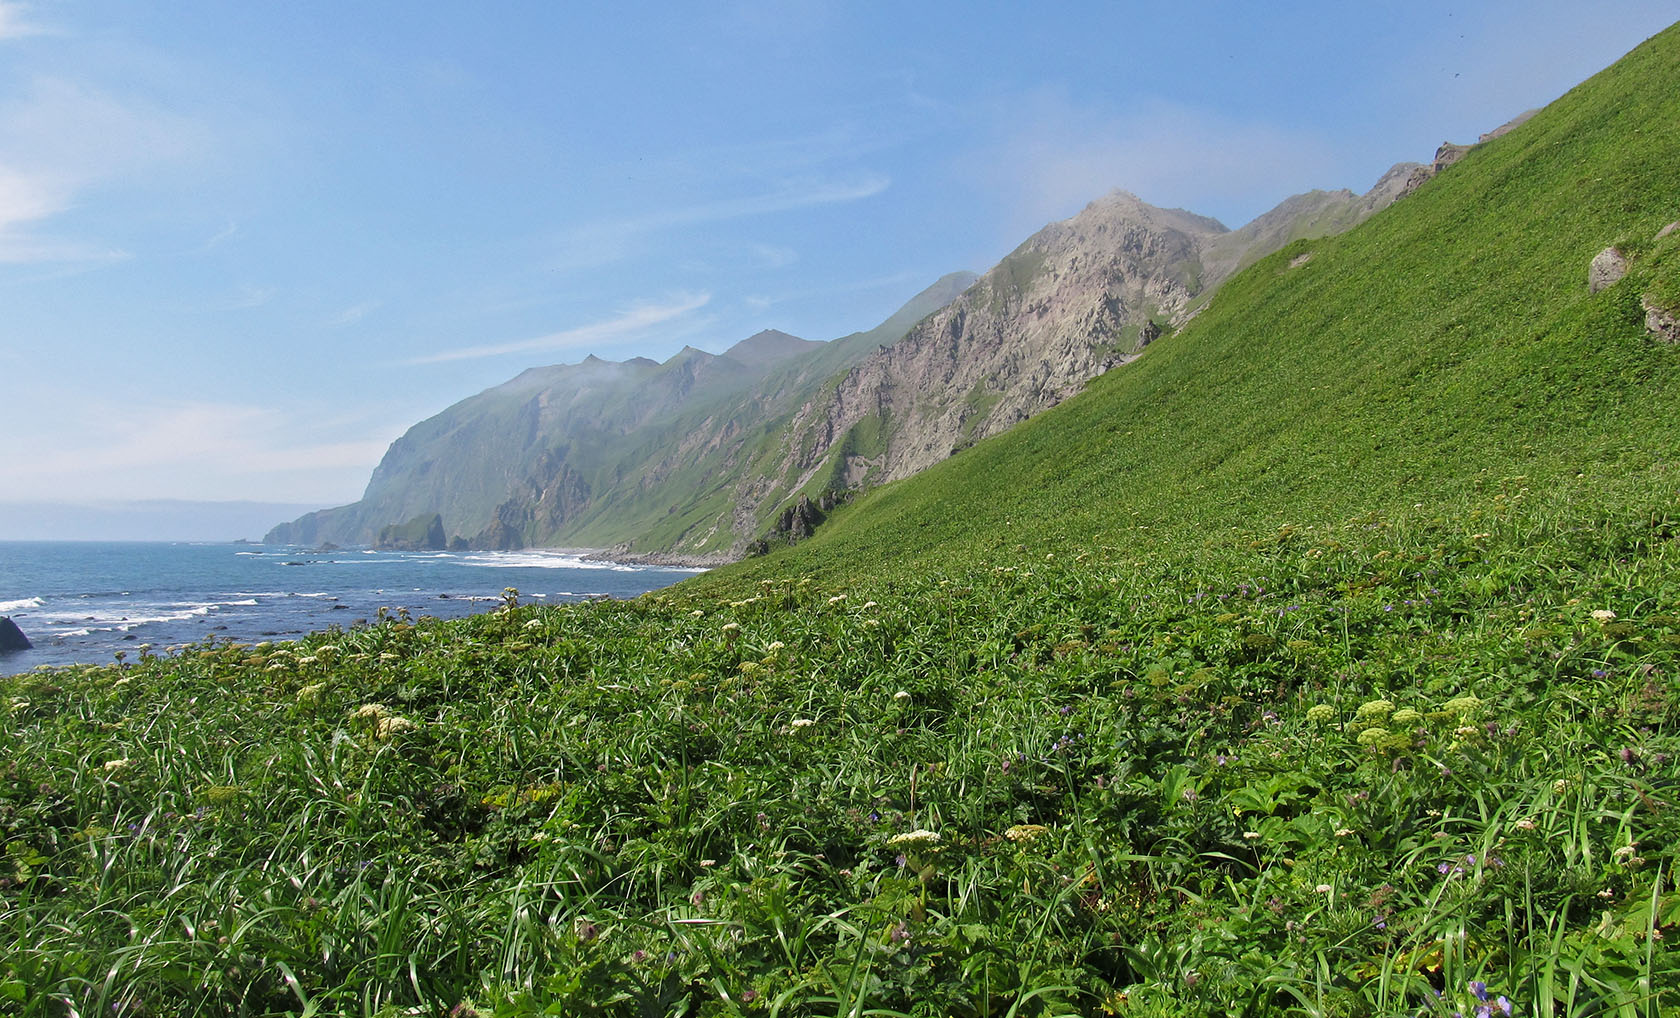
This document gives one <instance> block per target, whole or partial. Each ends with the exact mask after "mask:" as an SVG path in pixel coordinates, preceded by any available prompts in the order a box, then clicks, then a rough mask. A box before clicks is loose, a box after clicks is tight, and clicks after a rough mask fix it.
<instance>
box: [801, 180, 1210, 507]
mask: <svg viewBox="0 0 1680 1018" xmlns="http://www.w3.org/2000/svg"><path fill="white" fill-rule="evenodd" d="M1227 232H1228V231H1227V230H1226V229H1225V227H1224V226H1222V225H1221V224H1220V223H1218V222H1216V221H1214V220H1212V219H1207V218H1205V217H1202V216H1197V215H1193V214H1191V213H1188V212H1184V211H1182V210H1176V209H1172V210H1169V209H1158V208H1155V207H1154V206H1151V205H1148V204H1145V203H1144V202H1142V201H1139V200H1138V199H1137V198H1136V197H1134V196H1133V195H1130V194H1126V193H1124V192H1115V193H1113V194H1110V195H1109V196H1107V197H1105V198H1102V199H1100V200H1098V201H1096V202H1093V203H1091V205H1089V206H1087V207H1086V209H1085V210H1084V211H1083V212H1081V213H1079V214H1078V215H1077V216H1074V217H1073V218H1072V219H1069V220H1066V221H1063V222H1059V223H1052V224H1051V225H1049V226H1047V227H1045V228H1044V229H1043V230H1040V231H1039V232H1038V233H1037V234H1035V235H1033V236H1032V237H1031V238H1029V239H1028V240H1027V242H1026V243H1024V244H1022V245H1021V246H1020V247H1019V248H1017V249H1016V250H1015V251H1014V253H1012V254H1011V255H1009V257H1007V258H1005V259H1004V260H1003V261H1002V262H1001V263H1000V264H999V265H998V266H997V267H996V268H994V269H993V270H992V271H991V272H989V273H987V274H986V275H985V276H984V277H982V278H981V279H980V280H979V281H978V282H976V283H975V284H974V285H973V286H971V287H970V288H969V290H968V291H967V292H966V293H965V294H963V296H962V297H961V298H959V299H958V300H956V301H954V302H953V303H951V304H949V305H948V306H946V307H945V308H942V309H941V310H939V311H936V312H934V313H933V314H932V315H930V316H928V317H927V318H925V319H923V320H922V322H921V323H920V324H919V325H918V326H917V327H916V328H915V329H913V330H911V332H910V333H909V334H908V335H907V336H905V337H904V338H903V339H901V340H900V341H899V342H897V343H895V344H893V345H892V346H890V347H884V348H882V349H880V350H878V351H876V352H875V353H874V354H871V355H870V356H869V357H868V358H866V359H865V360H864V361H863V362H861V363H860V364H858V365H857V366H855V367H854V368H852V369H851V370H850V371H849V372H847V374H846V375H845V376H844V377H843V378H842V379H841V380H840V382H839V384H838V385H837V386H836V387H835V388H834V390H833V391H832V392H831V393H830V394H829V395H828V396H827V397H826V398H825V399H823V400H821V401H815V402H812V403H809V404H807V405H805V406H804V407H802V408H801V409H800V411H799V413H798V414H797V415H796V418H795V422H794V425H793V427H791V428H790V429H789V432H788V435H789V437H788V440H787V441H786V443H785V444H784V447H783V448H784V456H785V457H787V459H786V461H785V462H787V466H788V467H789V468H790V470H789V473H790V478H791V479H792V480H793V481H794V483H795V484H799V485H802V484H803V483H804V481H805V480H807V479H809V478H810V477H812V476H814V474H815V473H816V472H817V471H819V470H831V471H833V474H834V476H835V478H836V479H837V480H839V481H840V482H841V483H842V484H843V485H844V486H846V487H859V486H863V485H864V484H879V483H883V482H886V481H890V480H895V479H897V478H901V477H908V476H909V475H911V474H914V473H916V472H917V471H920V470H922V469H924V468H926V467H929V466H931V465H933V464H934V463H937V462H939V461H941V460H943V459H945V458H946V457H948V456H950V455H951V454H952V453H953V452H954V451H956V450H958V449H960V448H962V447H964V446H966V445H968V444H971V443H973V442H975V441H978V440H980V439H982V438H985V437H987V436H989V435H993V434H996V433H998V432H1000V431H1003V430H1005V429H1006V428H1009V427H1010V426H1012V425H1014V424H1017V423H1019V422H1021V421H1024V420H1026V419H1027V418H1029V417H1031V416H1033V415H1034V414H1036V413H1038V412H1040V411H1042V410H1045V409H1047V408H1049V407H1051V406H1054V405H1055V404H1057V403H1059V402H1061V401H1062V400H1064V399H1066V398H1068V397H1069V396H1071V395H1073V394H1074V393H1076V392H1078V391H1079V390H1080V389H1081V388H1083V387H1084V385H1085V383H1086V382H1087V381H1089V380H1090V379H1092V378H1094V377H1096V376H1097V375H1100V374H1102V373H1103V372H1105V371H1108V370H1110V369H1112V368H1114V367H1115V366H1116V365H1119V364H1122V363H1124V362H1125V361H1127V360H1129V359H1130V358H1132V357H1133V356H1136V354H1137V353H1138V351H1139V350H1141V349H1142V347H1143V346H1144V345H1145V344H1147V343H1148V342H1149V341H1150V340H1152V339H1154V338H1156V337H1157V336H1159V335H1160V334H1161V332H1162V329H1163V327H1164V326H1165V327H1170V326H1172V325H1176V324H1177V323H1179V322H1180V321H1182V320H1183V319H1184V318H1185V317H1187V315H1188V313H1189V310H1190V305H1191V302H1192V300H1193V299H1194V298H1195V297H1196V295H1197V294H1199V293H1201V292H1202V291H1203V289H1205V288H1206V287H1207V286H1208V285H1209V284H1210V283H1211V282H1212V280H1210V279H1207V278H1204V272H1203V271H1202V265H1201V260H1200V255H1201V253H1202V251H1203V250H1204V249H1205V248H1206V246H1207V245H1208V244H1209V242H1211V241H1212V240H1214V239H1215V238H1218V237H1220V236H1222V235H1224V234H1226V233H1227ZM836 457H838V461H837V460H836Z"/></svg>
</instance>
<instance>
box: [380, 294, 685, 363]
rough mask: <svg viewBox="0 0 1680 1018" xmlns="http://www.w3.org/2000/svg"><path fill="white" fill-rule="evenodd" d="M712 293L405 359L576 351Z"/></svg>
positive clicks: (677, 312)
mask: <svg viewBox="0 0 1680 1018" xmlns="http://www.w3.org/2000/svg"><path fill="white" fill-rule="evenodd" d="M711 299H712V298H711V294H707V293H700V294H683V295H679V296H677V297H676V298H674V299H673V300H672V302H671V303H667V304H649V303H642V304H637V305H635V306H634V307H632V308H630V309H629V310H627V311H625V312H623V313H622V314H620V315H618V317H616V318H610V319H608V320H606V321H603V322H594V323H592V324H589V325H580V326H578V327H576V328H572V329H564V330H562V331H560V332H551V333H549V334H547V335H545V336H537V337H536V338H534V339H521V340H515V341H514V342H511V343H493V344H488V345H484V346H470V347H464V348H462V349H459V350H445V351H443V352H442V353H435V354H428V355H426V356H424V357H416V358H413V359H412V360H408V361H404V362H403V363H405V364H441V363H444V362H446V361H461V360H472V359H476V358H480V357H500V356H502V355H503V354H510V353H531V352H533V351H538V350H547V351H553V350H575V349H577V348H579V347H588V346H605V345H607V344H610V343H614V342H620V341H622V340H624V339H626V338H629V337H632V336H635V335H636V334H637V333H639V332H642V331H643V330H645V329H649V328H652V327H654V326H656V325H664V324H666V323H668V322H671V321H674V320H676V319H678V318H681V317H683V316H684V315H688V314H691V313H692V312H695V311H698V310H699V309H700V308H702V307H705V306H706V304H707V303H708V302H709V301H710V300H711Z"/></svg>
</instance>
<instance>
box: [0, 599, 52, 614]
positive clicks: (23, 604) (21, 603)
mask: <svg viewBox="0 0 1680 1018" xmlns="http://www.w3.org/2000/svg"><path fill="white" fill-rule="evenodd" d="M43 604H46V602H45V601H43V600H41V599H40V598H38V597H23V598H19V599H17V600H16V601H0V615H10V614H11V613H12V612H18V611H23V610H24V609H26V608H39V607H41V606H42V605H43Z"/></svg>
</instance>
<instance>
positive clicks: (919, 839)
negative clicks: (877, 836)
mask: <svg viewBox="0 0 1680 1018" xmlns="http://www.w3.org/2000/svg"><path fill="white" fill-rule="evenodd" d="M887 844H888V845H890V846H893V847H895V848H899V847H902V848H921V847H924V846H928V845H937V844H939V835H938V833H937V832H935V831H927V830H918V831H906V832H905V833H903V834H895V835H893V836H892V837H890V838H888V839H887Z"/></svg>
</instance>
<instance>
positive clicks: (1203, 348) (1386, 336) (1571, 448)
mask: <svg viewBox="0 0 1680 1018" xmlns="http://www.w3.org/2000/svg"><path fill="white" fill-rule="evenodd" d="M1671 40H1672V36H1671V35H1665V36H1663V37H1661V39H1660V40H1659V41H1657V42H1653V43H1652V44H1650V45H1648V46H1646V47H1642V48H1641V49H1639V50H1638V51H1636V52H1635V53H1634V54H1632V55H1630V56H1629V57H1628V58H1627V61H1626V63H1625V64H1624V65H1622V66H1621V67H1619V68H1618V70H1617V73H1616V74H1615V75H1614V76H1613V79H1612V80H1611V81H1597V80H1595V81H1593V82H1589V83H1587V84H1585V85H1582V86H1581V87H1579V88H1577V89H1576V90H1574V91H1572V92H1571V93H1569V94H1568V95H1566V96H1565V97H1563V98H1562V99H1560V100H1559V101H1558V102H1557V103H1555V104H1554V105H1553V106H1551V107H1550V108H1548V109H1546V110H1545V111H1543V112H1542V113H1541V114H1539V115H1538V116H1536V117H1535V118H1534V119H1533V120H1532V121H1530V122H1529V123H1528V124H1526V125H1524V126H1523V127H1521V128H1519V129H1517V130H1515V131H1513V132H1512V133H1510V134H1508V135H1506V136H1504V137H1502V138H1498V139H1495V140H1493V141H1491V142H1489V143H1487V144H1486V145H1483V146H1480V147H1478V148H1477V149H1475V150H1474V151H1472V152H1471V153H1470V154H1469V155H1467V156H1466V157H1465V158H1464V159H1463V160H1462V161H1461V162H1459V163H1458V164H1457V165H1455V166H1453V167H1451V168H1450V169H1449V170H1447V171H1446V172H1443V173H1442V174H1441V175H1440V176H1438V177H1437V178H1435V179H1434V180H1432V181H1430V182H1429V183H1427V184H1426V185H1425V186H1424V187H1423V188H1422V189H1420V190H1419V191H1418V192H1417V193H1416V194H1414V195H1412V196H1410V197H1408V198H1406V199H1404V200H1402V201H1401V202H1399V203H1398V204H1396V205H1394V206H1393V207H1391V208H1389V209H1388V210H1387V211H1386V212H1383V213H1381V214H1380V215H1378V216H1377V217H1375V218H1374V219H1372V220H1370V221H1369V222H1368V223H1367V224H1366V225H1364V226H1362V227H1360V228H1358V229H1355V230H1353V231H1351V232H1349V233H1346V234H1343V235H1340V236H1337V237H1330V238H1324V239H1320V240H1314V241H1304V242H1296V243H1293V244H1291V245H1290V246H1288V247H1287V248H1285V249H1284V250H1282V251H1280V252H1279V253H1277V254H1275V255H1273V256H1271V257H1269V258H1266V259H1264V260H1262V261H1261V262H1259V263H1258V264H1257V265H1255V266H1254V267H1253V268H1252V269H1251V270H1250V271H1248V272H1246V273H1243V274H1241V275H1239V276H1238V277H1236V278H1234V279H1233V280H1232V281H1230V282H1229V283H1227V284H1226V286H1225V288H1224V289H1222V290H1221V291H1220V293H1219V294H1218V295H1217V297H1216V298H1215V299H1214V300H1213V302H1212V304H1211V306H1210V307H1209V309H1208V310H1207V311H1206V312H1204V313H1203V314H1202V315H1201V316H1200V317H1198V318H1197V319H1196V320H1194V321H1193V322H1192V323H1191V324H1190V325H1189V326H1188V327H1187V328H1186V329H1184V330H1183V331H1182V332H1181V333H1179V334H1177V335H1174V336H1172V337H1169V338H1168V339H1166V340H1163V341H1161V342H1159V343H1157V344H1156V345H1155V346H1153V347H1151V348H1150V351H1149V353H1148V354H1147V355H1146V356H1144V357H1142V358H1141V359H1139V360H1138V361H1137V362H1135V363H1133V364H1131V365H1129V366H1127V367H1125V368H1123V369H1121V370H1119V371H1115V372H1111V373H1110V374H1108V375H1106V376H1104V377H1103V378H1101V379H1098V380H1097V381H1095V382H1093V383H1092V384H1091V385H1090V387H1089V388H1088V390H1087V392H1085V393H1084V394H1082V395H1081V396H1080V397H1078V398H1076V399H1074V400H1072V401H1070V402H1068V403H1066V404H1064V405H1063V406H1061V407H1059V408H1058V409H1057V410H1056V411H1055V412H1053V413H1049V414H1046V415H1045V416H1043V417H1041V418H1038V419H1035V420H1034V421H1032V422H1031V423H1029V424H1027V425H1024V426H1023V427H1021V428H1019V429H1017V430H1016V431H1014V432H1011V433H1009V434H1007V435H1005V436H1002V437H1000V438H998V439H995V440H992V441H990V442H986V443H982V444H981V445H979V446H977V447H975V448H973V449H971V450H969V451H967V452H964V453H963V454H962V455H960V456H958V457H956V458H955V459H953V460H951V461H949V462H947V463H944V464H941V465H940V466H938V467H936V468H934V469H932V470H929V471H928V472H927V473H925V474H924V475H921V476H920V477H918V478H916V479H915V480H914V481H913V482H910V483H905V484H901V485H896V486H892V487H890V488H888V489H885V490H882V491H880V492H878V493H876V494H875V495H873V496H871V497H869V498H866V499H863V500H861V501H860V502H858V503H857V504H855V505H854V506H853V507H852V508H850V509H848V510H847V511H846V512H844V513H843V514H841V516H840V517H839V518H838V519H837V520H836V521H835V522H833V523H831V524H830V525H828V526H827V527H826V528H825V529H824V530H823V531H822V532H821V533H820V534H819V536H818V538H817V539H815V540H813V541H811V542H809V543H808V544H806V545H804V546H802V547H801V548H800V549H799V550H798V552H797V553H796V554H795V555H794V556H793V557H789V558H782V557H776V558H774V559H773V560H772V561H768V562H761V563H755V564H752V565H750V566H749V567H747V568H746V569H743V570H738V571H730V572H726V573H721V574H719V575H717V576H715V577H714V578H712V579H711V580H710V581H709V582H713V583H721V582H727V581H731V580H737V579H745V578H751V577H755V576H759V575H773V574H774V573H776V572H778V571H782V570H788V569H793V570H799V571H808V572H812V573H821V574H824V575H828V576H831V577H840V576H847V577H855V576H858V575H865V574H870V573H879V574H883V575H891V574H895V573H901V572H906V571H914V570H916V569H919V568H922V567H923V566H925V565H926V564H928V563H930V562H935V561H938V562H950V561H952V560H953V558H956V559H961V560H968V561H973V560H976V559H980V558H984V557H985V556H987V555H989V554H992V553H994V552H996V551H998V550H999V549H1003V548H1013V547H1014V546H1015V545H1016V544H1018V543H1027V544H1031V545H1033V546H1035V547H1037V546H1044V547H1047V548H1051V549H1054V548H1056V547H1058V546H1060V545H1063V544H1067V543H1069V542H1079V543H1084V542H1097V543H1103V544H1113V545H1125V546H1127V547H1131V548H1136V549H1138V550H1144V549H1147V548H1149V547H1152V546H1157V545H1159V544H1161V543H1162V542H1165V541H1169V540H1184V539H1187V538H1189V539H1194V540H1196V541H1201V540H1203V539H1209V540H1213V539H1217V535H1218V533H1219V532H1220V531H1221V530H1229V529H1230V528H1232V527H1237V528H1239V529H1240V530H1241V531H1242V532H1244V533H1248V532H1252V531H1255V530H1264V529H1268V528H1272V529H1275V528H1276V527H1278V526H1281V525H1285V524H1289V523H1302V522H1307V521H1313V520H1335V519H1340V518H1342V517H1344V516H1347V515H1350V514H1353V513H1356V512H1360V511H1364V510H1367V509H1372V508H1383V509H1396V510H1398V509H1405V510H1407V511H1411V510H1412V509H1413V507H1414V505H1415V504H1417V503H1422V504H1423V505H1422V507H1421V508H1420V509H1419V510H1418V511H1419V512H1428V513H1433V512H1437V511H1441V510H1443V509H1444V508H1450V507H1455V506H1458V505H1459V504H1460V501H1459V500H1460V499H1462V498H1465V497H1468V496H1470V495H1472V494H1473V493H1474V492H1475V491H1476V490H1477V489H1478V488H1480V487H1482V486H1484V485H1486V484H1488V483H1489V482H1491V481H1493V480H1496V479H1498V478H1502V477H1514V476H1524V477H1526V478H1527V481H1526V482H1525V483H1526V487H1527V488H1529V489H1530V491H1531V492H1533V493H1538V495H1531V496H1530V497H1539V496H1544V497H1546V498H1548V499H1565V500H1566V499H1568V498H1571V497H1575V496H1576V494H1580V495H1582V496H1583V497H1584V496H1585V495H1587V494H1589V493H1591V492H1592V491H1594V490H1597V489H1601V488H1602V487H1603V486H1605V485H1607V484H1615V485H1618V486H1632V488H1634V489H1637V490H1640V491H1646V492H1649V493H1651V494H1652V496H1653V497H1656V496H1660V495H1663V494H1666V493H1668V492H1669V491H1670V488H1671V485H1672V480H1671V476H1670V473H1669V471H1670V470H1671V469H1672V464H1673V461H1674V455H1675V452H1676V448H1677V446H1680V428H1677V427H1676V426H1675V423H1674V422H1675V421H1676V420H1677V419H1680V417H1677V416H1676V412H1677V410H1680V385H1677V384H1676V383H1680V350H1677V349H1676V348H1675V347H1674V346H1671V345H1666V344H1663V343H1659V342H1655V341H1653V340H1652V339H1651V338H1650V337H1649V336H1648V335H1647V334H1646V332H1645V329H1644V318H1645V312H1644V310H1643V308H1642V307H1641V300H1642V297H1643V296H1644V295H1645V294H1647V293H1657V295H1658V296H1659V297H1660V298H1661V299H1662V300H1667V301H1668V302H1669V306H1672V305H1673V304H1674V303H1675V302H1674V300H1673V297H1674V295H1673V294H1672V293H1667V294H1666V296H1664V295H1663V294H1664V293H1666V290H1668V289H1672V283H1670V282H1665V280H1669V279H1672V273H1673V269H1672V266H1673V265H1674V264H1675V261H1676V260H1677V258H1676V255H1675V248H1676V245H1677V244H1680V236H1677V235H1676V234H1670V235H1669V236H1667V237H1664V238H1662V239H1661V240H1654V239H1653V238H1654V237H1655V235H1656V234H1657V233H1658V232H1659V230H1660V228H1661V227H1662V226H1664V224H1666V223H1669V222H1671V221H1673V220H1674V219H1676V218H1680V134H1677V133H1676V132H1674V131H1672V130H1668V129H1667V128H1666V127H1665V126H1664V125H1671V124H1673V123H1674V122H1675V121H1676V119H1677V117H1680V100H1677V96H1680V90H1677V89H1676V88H1675V82H1676V81H1677V80H1680V75H1677V74H1676V73H1675V65H1676V57H1675V52H1674V46H1673V44H1672V41H1671ZM1613 243H1616V244H1620V245H1621V246H1622V248H1623V249H1624V250H1625V251H1627V252H1628V253H1629V254H1630V255H1631V256H1632V260H1633V267H1632V271H1631V273H1630V274H1629V276H1628V277H1627V278H1625V279H1623V280H1621V281H1620V282H1619V283H1617V284H1616V285H1615V286H1613V287H1611V288H1610V289H1608V290H1606V291H1604V292H1603V293H1601V294H1597V295H1592V294H1589V293H1588V289H1587V285H1586V278H1587V267H1588V263H1589V262H1590V260H1591V259H1592V258H1593V256H1594V255H1595V254H1596V253H1597V252H1598V251H1599V250H1601V249H1602V248H1604V247H1606V246H1608V245H1610V244H1613ZM1659 291H1661V292H1659ZM1245 539H1246V538H1245Z"/></svg>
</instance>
